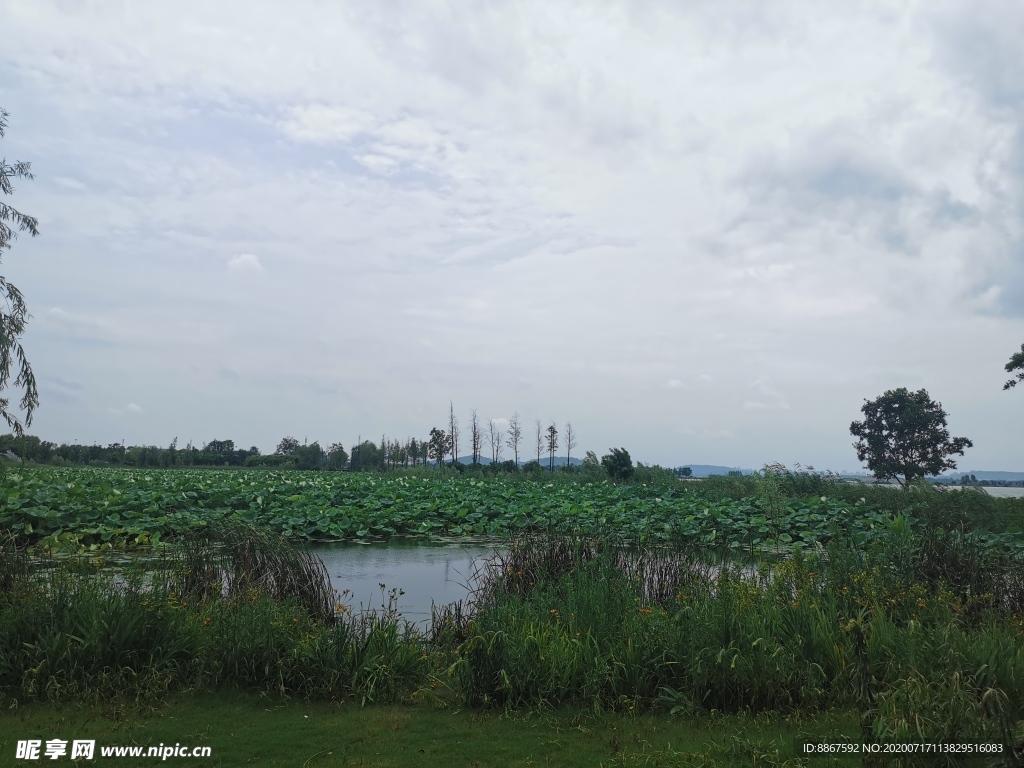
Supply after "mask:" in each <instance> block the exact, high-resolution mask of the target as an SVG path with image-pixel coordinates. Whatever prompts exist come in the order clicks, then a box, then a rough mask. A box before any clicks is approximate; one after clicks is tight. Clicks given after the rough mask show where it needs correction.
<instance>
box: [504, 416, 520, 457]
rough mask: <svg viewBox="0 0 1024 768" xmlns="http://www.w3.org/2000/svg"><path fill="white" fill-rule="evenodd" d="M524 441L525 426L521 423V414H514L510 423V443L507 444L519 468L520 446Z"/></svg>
mask: <svg viewBox="0 0 1024 768" xmlns="http://www.w3.org/2000/svg"><path fill="white" fill-rule="evenodd" d="M522 441H523V425H522V424H520V423H519V413H518V412H516V413H513V414H512V418H511V419H510V420H509V422H508V442H506V443H505V445H507V446H508V447H509V448H511V449H512V453H513V455H514V456H515V462H516V467H518V466H519V444H520V443H521V442H522Z"/></svg>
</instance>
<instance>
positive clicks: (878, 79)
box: [0, 0, 1024, 470]
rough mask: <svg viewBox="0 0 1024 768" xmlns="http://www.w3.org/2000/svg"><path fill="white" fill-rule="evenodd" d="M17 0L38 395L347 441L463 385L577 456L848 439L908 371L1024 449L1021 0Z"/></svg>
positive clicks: (952, 406)
mask: <svg viewBox="0 0 1024 768" xmlns="http://www.w3.org/2000/svg"><path fill="white" fill-rule="evenodd" d="M0 24H2V27H3V29H4V35H3V37H4V42H3V45H2V46H0V107H4V108H5V109H6V110H7V111H8V112H10V114H11V116H10V118H9V126H8V129H7V136H6V138H5V139H3V140H2V142H0V154H2V155H4V156H6V157H7V159H8V161H12V160H26V161H31V163H32V170H33V172H34V173H35V175H36V178H35V180H34V181H21V182H19V183H18V184H17V186H16V190H15V194H14V196H13V197H12V198H7V202H9V203H12V204H13V205H14V206H15V207H17V208H18V209H20V210H22V211H23V212H25V213H28V214H31V215H34V216H36V217H38V219H39V222H40V231H41V235H40V237H38V238H34V239H32V238H29V237H27V236H22V237H20V238H19V239H18V240H17V241H15V243H14V244H13V248H12V249H11V250H10V251H8V252H7V253H6V255H5V256H4V262H3V265H2V269H3V272H2V274H3V275H4V276H5V277H7V278H8V279H10V280H11V281H12V282H13V283H14V284H15V285H17V286H18V287H19V288H21V290H22V291H23V292H24V294H25V296H26V299H27V301H28V303H29V308H30V311H31V312H32V314H33V319H32V321H31V324H30V326H29V330H28V332H27V333H26V335H25V339H24V343H25V346H26V348H27V351H28V353H29V359H30V361H31V362H32V364H33V366H34V368H35V371H36V375H37V377H38V380H39V388H40V395H41V401H42V405H41V407H40V409H39V411H38V412H37V418H36V421H35V423H34V424H33V427H32V429H31V432H32V433H33V434H38V435H40V436H41V437H44V438H46V439H50V440H55V441H73V440H78V441H81V442H83V443H93V442H99V443H104V444H106V443H109V442H114V441H118V442H119V441H121V440H122V439H123V440H125V441H126V442H127V443H129V444H132V443H135V444H140V443H146V444H158V445H167V444H168V443H169V442H170V441H171V439H172V438H174V437H175V436H177V438H178V441H179V444H182V445H183V444H184V443H186V442H187V441H188V440H192V441H194V442H195V443H196V444H198V445H202V444H203V443H206V442H208V441H210V440H212V439H215V438H216V439H233V440H235V442H236V443H237V444H239V445H240V446H243V447H248V446H249V445H252V444H255V445H257V446H259V447H260V448H261V449H262V450H263V451H265V452H269V451H272V450H273V449H274V447H275V446H276V444H277V442H278V441H279V440H280V439H281V438H282V437H284V436H285V435H293V436H295V437H297V438H298V439H299V440H303V439H305V438H308V439H309V441H310V442H312V441H313V440H319V441H320V442H321V443H322V444H327V443H331V442H335V441H340V442H343V443H345V444H346V446H348V445H350V444H351V443H352V442H354V441H355V439H356V438H357V437H358V436H359V435H362V436H363V437H364V438H366V437H371V438H374V439H379V435H381V434H382V433H387V434H388V436H389V437H391V436H394V437H402V438H404V437H407V436H410V435H411V436H417V437H425V436H426V435H427V434H428V433H429V431H430V428H431V427H433V426H441V425H444V424H445V423H446V421H447V412H448V404H449V401H451V402H453V403H454V406H455V410H456V413H457V415H458V416H459V417H460V420H461V421H462V422H463V424H464V425H465V422H467V421H468V419H469V415H470V410H471V409H473V408H475V409H476V410H477V412H478V414H479V416H480V418H481V419H483V420H485V421H486V420H487V419H490V418H494V419H507V418H508V417H510V416H511V415H512V413H513V412H515V411H518V413H519V414H520V416H521V417H522V418H523V420H525V421H526V422H527V424H528V425H530V427H531V432H532V425H533V422H534V420H535V419H541V420H542V421H543V422H544V423H545V425H546V424H547V423H550V422H551V421H552V420H554V421H556V422H557V424H558V426H559V429H560V430H561V429H562V428H563V425H564V423H565V422H566V421H571V422H572V424H573V426H574V428H575V430H576V431H577V433H578V434H579V447H578V448H577V449H576V450H575V451H574V454H575V455H579V456H581V455H582V453H583V452H584V451H585V450H594V451H595V452H596V453H597V454H598V455H601V454H602V453H604V452H607V450H608V448H609V447H611V446H620V445H621V446H624V447H626V448H627V449H628V450H629V451H630V453H631V454H632V455H633V457H634V458H635V459H638V460H640V461H645V462H651V463H655V462H657V463H661V464H663V465H677V464H682V463H715V464H725V465H730V466H748V467H760V466H761V465H762V464H764V463H765V462H770V461H782V462H786V463H789V464H792V463H793V462H801V463H803V464H812V465H814V466H816V467H818V468H819V469H824V468H832V469H836V470H840V469H855V468H858V467H859V466H860V465H859V463H858V461H857V459H856V455H855V453H854V450H853V448H852V442H853V438H852V437H851V436H850V434H849V425H850V422H851V421H853V420H854V419H858V418H860V417H861V414H860V407H861V405H862V404H863V402H864V399H865V398H874V397H876V396H878V395H880V394H882V393H883V392H884V391H885V390H887V389H893V388H896V387H901V386H902V387H908V388H911V389H919V388H922V387H924V388H926V389H927V390H928V392H929V393H930V394H931V396H932V397H933V398H934V399H936V400H938V401H940V402H941V403H942V404H943V406H944V407H945V409H946V411H947V413H948V414H949V426H950V430H951V432H952V434H953V435H954V436H958V435H963V436H966V437H969V438H971V439H972V440H973V441H974V448H973V449H970V450H969V451H968V453H967V455H966V457H964V458H962V459H959V461H960V468H962V469H970V468H979V469H980V468H986V469H1005V470H1024V439H1022V434H1024V430H1022V427H1024V391H1021V389H1020V388H1018V389H1016V390H1011V391H1009V392H1004V391H1002V390H1001V386H1002V384H1003V382H1004V381H1005V380H1006V379H1007V378H1009V376H1008V374H1006V373H1005V371H1004V370H1003V366H1004V365H1005V364H1006V362H1007V361H1008V360H1009V357H1010V355H1011V354H1012V353H1014V352H1015V351H1017V350H1018V349H1019V348H1020V345H1021V343H1022V342H1024V227H1022V224H1024V217H1022V214H1024V122H1022V121H1024V79H1022V78H1021V76H1020V75H1021V72H1024V46H1022V45H1021V43H1020V41H1021V39H1024V4H1022V3H1020V2H1019V0H1005V1H1001V0H963V1H962V2H945V1H936V0H927V1H922V2H849V3H821V2H772V3H764V2H761V1H760V0H751V1H750V2H740V1H738V0H737V1H732V0H724V1H722V0H713V1H712V0H708V1H707V2H699V1H698V2H685V3H680V2H657V1H656V0H644V1H641V2H636V0H623V2H621V3H616V2H594V1H592V0H588V1H587V2H578V3H570V2H557V1H556V2H551V1H550V0H543V1H542V2H525V1H524V2H462V1H459V2H454V1H453V2H450V3H443V2H425V1H424V0H416V2H390V3H381V2H377V1H376V0H357V1H353V2H345V3H320V2H300V1H298V0H289V2H288V3H287V4H286V3H282V2H275V3H268V2H253V0H246V1H245V2H241V0H238V1H231V0H218V1H217V2H209V1H208V0H202V1H200V2H187V1H183V0H175V2H173V3H172V2H145V3H141V2H140V3H70V2H49V1H47V0H6V2H3V3H0ZM532 440H533V438H532V434H531V435H528V438H527V442H528V444H532ZM530 450H532V448H530V449H528V452H529V451H530ZM509 454H510V451H508V450H507V449H506V450H505V455H506V458H507V457H508V455H509Z"/></svg>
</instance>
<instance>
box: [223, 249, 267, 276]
mask: <svg viewBox="0 0 1024 768" xmlns="http://www.w3.org/2000/svg"><path fill="white" fill-rule="evenodd" d="M228 269H229V270H231V271H232V272H262V271H263V264H262V263H260V257H259V256H257V255H255V254H253V253H240V254H238V255H237V256H232V257H231V258H230V259H228Z"/></svg>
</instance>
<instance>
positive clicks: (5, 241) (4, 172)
mask: <svg viewBox="0 0 1024 768" xmlns="http://www.w3.org/2000/svg"><path fill="white" fill-rule="evenodd" d="M7 117H8V113H7V112H6V111H4V110H3V109H0V137H2V136H3V135H4V129H5V128H6V127H7ZM31 167H32V164H31V163H22V162H16V163H15V164H14V165H8V164H7V160H6V158H5V159H3V160H0V191H2V192H3V193H4V194H5V195H10V194H13V193H14V187H13V186H12V185H11V179H18V178H21V179H31V178H33V177H32V173H31V172H30V169H31ZM13 227H17V228H18V229H19V230H21V231H22V232H28V233H30V234H31V235H32V236H33V237H35V236H36V235H38V234H39V221H38V220H37V219H34V218H33V217H31V216H27V215H25V214H24V213H21V212H19V211H16V210H15V209H14V208H12V207H11V206H9V205H7V203H5V202H3V201H0V256H3V252H4V251H5V250H6V249H8V248H10V247H11V240H13V239H14V238H15V237H17V232H15V230H14V228H13ZM28 317H29V314H28V308H27V307H26V306H25V299H24V297H23V296H22V295H21V291H19V290H18V289H17V288H15V287H14V286H13V285H11V283H9V282H8V281H7V279H6V278H4V277H3V276H0V393H2V392H3V391H4V390H5V389H6V388H7V387H8V386H9V385H10V383H11V368H12V366H13V365H14V362H15V360H17V364H18V375H17V377H16V378H15V379H14V382H13V383H14V386H15V387H16V388H20V389H21V390H22V397H21V402H20V404H19V405H20V406H21V409H22V410H23V411H24V412H25V423H24V425H23V424H22V423H21V421H20V420H19V419H18V417H17V416H15V415H14V414H13V413H11V407H10V400H9V399H8V398H6V397H0V416H3V418H4V420H5V421H6V422H7V424H8V426H9V427H10V428H11V431H12V432H13V433H14V434H15V435H18V436H21V435H23V434H24V431H25V427H27V426H29V425H31V424H32V413H33V411H35V409H36V408H37V407H38V406H39V392H38V391H37V390H36V378H35V376H34V375H33V374H32V366H31V365H29V363H28V359H27V358H26V357H25V350H24V349H23V348H22V346H21V342H20V341H18V339H19V338H20V337H21V335H22V334H23V333H24V332H25V324H26V323H27V322H28Z"/></svg>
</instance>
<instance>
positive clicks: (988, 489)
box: [949, 485, 1024, 499]
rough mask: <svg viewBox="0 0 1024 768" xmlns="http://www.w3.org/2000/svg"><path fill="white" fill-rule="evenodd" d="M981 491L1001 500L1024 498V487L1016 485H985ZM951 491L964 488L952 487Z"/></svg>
mask: <svg viewBox="0 0 1024 768" xmlns="http://www.w3.org/2000/svg"><path fill="white" fill-rule="evenodd" d="M980 487H981V490H983V491H984V492H985V493H987V494H988V495H989V496H996V497H999V498H1007V497H1010V498H1015V499H1019V498H1021V497H1024V487H1022V486H1016V485H983V486H980ZM949 488H950V489H951V490H957V491H958V490H960V489H961V488H962V486H959V485H951V486H949Z"/></svg>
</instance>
